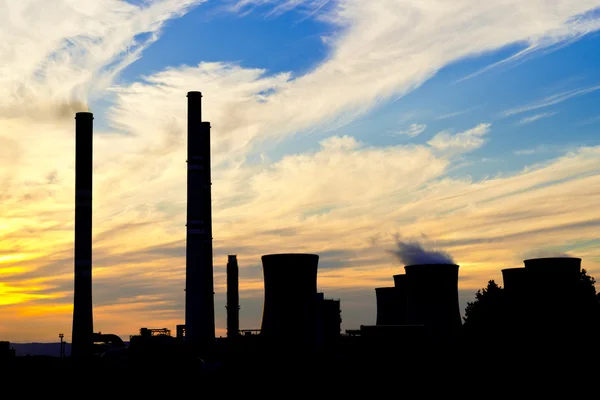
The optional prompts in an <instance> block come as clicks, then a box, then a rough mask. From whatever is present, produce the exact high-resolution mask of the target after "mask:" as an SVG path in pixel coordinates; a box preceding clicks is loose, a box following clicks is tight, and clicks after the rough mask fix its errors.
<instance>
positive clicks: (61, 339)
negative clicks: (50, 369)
mask: <svg viewBox="0 0 600 400" xmlns="http://www.w3.org/2000/svg"><path fill="white" fill-rule="evenodd" d="M58 337H59V338H60V358H65V342H63V338H64V337H65V334H64V333H59V334H58Z"/></svg>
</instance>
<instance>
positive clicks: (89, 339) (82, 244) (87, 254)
mask: <svg viewBox="0 0 600 400" xmlns="http://www.w3.org/2000/svg"><path fill="white" fill-rule="evenodd" d="M93 120H94V117H93V114H92V113H89V112H78V113H77V114H76V115H75V254H74V256H75V257H74V258H75V283H74V296H73V331H72V338H71V343H72V344H71V346H72V347H71V355H72V356H73V357H85V356H90V355H92V352H93V333H94V328H93V317H92V164H93Z"/></svg>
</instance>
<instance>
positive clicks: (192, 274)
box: [185, 92, 215, 352]
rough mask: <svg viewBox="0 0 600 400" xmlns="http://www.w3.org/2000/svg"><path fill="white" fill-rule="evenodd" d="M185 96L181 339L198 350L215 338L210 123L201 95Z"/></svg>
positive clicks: (202, 349) (189, 93) (211, 343)
mask: <svg viewBox="0 0 600 400" xmlns="http://www.w3.org/2000/svg"><path fill="white" fill-rule="evenodd" d="M187 99H188V101H187V103H188V114H187V140H188V143H187V151H188V157H187V224H186V268H185V271H186V289H185V290H186V292H185V340H186V342H188V343H189V344H190V345H191V346H192V348H195V349H197V350H198V351H200V352H202V351H204V350H208V349H209V348H211V347H212V345H213V344H214V341H215V308H214V284H213V247H212V207H211V170H210V168H211V164H210V122H202V111H201V106H202V104H201V103H202V94H201V93H200V92H188V94H187Z"/></svg>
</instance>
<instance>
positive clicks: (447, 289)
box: [0, 91, 582, 369]
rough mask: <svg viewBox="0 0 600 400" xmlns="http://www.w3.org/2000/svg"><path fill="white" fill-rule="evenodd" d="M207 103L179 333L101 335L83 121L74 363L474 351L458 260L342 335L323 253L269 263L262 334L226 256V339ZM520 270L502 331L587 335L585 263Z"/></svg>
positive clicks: (195, 110) (549, 261)
mask: <svg viewBox="0 0 600 400" xmlns="http://www.w3.org/2000/svg"><path fill="white" fill-rule="evenodd" d="M201 108H202V94H201V93H200V92H197V91H191V92H188V93H187V160H186V161H187V209H186V265H185V286H184V288H183V289H184V290H185V321H184V323H182V324H178V325H176V336H171V331H170V329H167V328H148V327H143V328H141V329H140V330H139V334H138V335H132V336H131V337H130V338H129V341H128V342H126V341H123V340H122V339H121V338H120V337H119V336H117V335H114V334H106V333H105V334H102V333H100V332H94V324H93V308H92V304H93V302H92V189H93V187H92V181H93V177H92V171H93V168H92V164H93V115H92V113H89V112H80V113H77V114H76V117H75V121H76V126H75V142H76V146H75V158H76V162H75V240H74V243H75V250H74V298H73V322H72V347H71V358H72V359H90V358H93V359H95V360H99V361H98V362H101V363H103V364H104V365H116V366H122V365H125V366H136V367H140V368H145V367H147V365H149V363H152V362H155V361H157V360H162V361H167V362H171V361H173V362H174V365H180V364H182V363H184V364H186V365H192V366H197V367H199V368H200V369H206V368H209V367H207V365H210V366H211V367H210V368H219V367H220V368H238V367H239V368H246V369H247V368H256V367H265V366H267V365H268V361H269V360H271V361H272V360H273V359H274V358H273V356H274V357H275V358H277V359H278V360H279V361H278V362H277V363H274V364H272V365H271V368H273V367H274V368H279V366H280V365H285V363H284V364H281V362H280V361H281V359H282V357H283V358H284V359H286V360H288V362H291V363H294V364H302V365H305V364H306V363H311V362H314V360H319V361H320V362H321V363H320V364H318V365H319V366H326V365H336V366H337V368H341V367H342V366H343V367H345V368H348V369H352V368H354V367H355V366H356V365H357V364H356V363H367V364H368V363H369V362H372V361H374V360H379V361H382V360H386V362H387V360H389V357H390V354H393V355H395V357H394V359H395V360H403V361H402V362H404V363H405V365H406V366H408V365H411V362H415V360H420V359H424V357H425V356H426V355H428V354H429V355H431V354H436V355H437V356H440V355H441V354H447V353H446V352H445V351H446V350H448V349H451V350H454V351H457V350H458V349H461V348H463V346H465V345H466V344H467V342H466V341H465V339H464V335H463V331H464V329H463V324H462V322H461V313H460V307H459V297H458V279H459V265H458V264H454V263H450V262H449V263H442V262H439V263H426V262H425V263H421V264H417V263H415V264H410V265H404V271H402V272H403V273H398V274H395V275H392V276H391V278H392V279H393V285H389V286H380V287H376V288H374V291H375V305H376V310H377V313H376V318H375V321H374V322H375V323H374V324H365V325H361V326H360V329H347V330H346V332H345V333H342V325H341V324H342V309H341V302H340V300H339V299H331V298H326V297H325V294H324V293H323V292H321V291H319V290H318V267H319V255H318V254H312V253H273V254H265V255H263V256H262V257H261V262H262V273H263V284H264V302H263V313H262V320H261V322H260V328H259V329H241V328H240V309H241V307H240V297H239V279H240V274H239V269H240V266H239V264H238V259H237V255H236V254H230V255H228V257H227V262H226V263H223V264H224V265H223V267H224V268H225V271H226V277H227V278H226V288H227V293H226V305H225V308H226V311H227V318H226V325H227V335H226V337H225V338H223V337H216V335H215V300H214V295H215V292H214V281H213V279H214V278H213V275H214V265H213V236H212V235H213V229H212V199H211V185H212V182H211V138H210V136H211V124H210V122H206V121H203V120H202V110H201ZM524 264H525V265H524V267H522V268H505V269H503V270H502V271H501V272H502V278H503V280H504V292H503V293H504V294H505V297H503V299H504V301H505V303H503V305H502V306H503V307H504V314H503V317H502V318H504V321H503V322H505V324H504V328H503V329H502V330H501V332H502V334H503V335H505V337H506V338H513V339H514V340H515V341H524V342H526V343H529V342H527V340H532V338H537V337H540V335H543V336H544V337H547V338H550V339H551V340H553V341H560V340H561V339H564V338H569V340H572V339H573V338H575V337H576V335H577V334H578V333H579V332H581V329H580V325H578V324H579V321H580V317H581V315H580V314H581V311H580V305H581V301H580V300H581V299H580V297H581V296H580V280H581V271H582V270H581V259H580V258H572V257H562V258H536V259H528V260H524ZM399 272H400V271H399ZM390 283H391V282H390ZM61 340H62V336H61ZM399 343H402V344H403V345H402V346H400V345H399ZM0 344H2V346H0V347H1V348H0V356H2V355H3V357H5V358H6V357H8V355H10V354H12V353H11V352H10V351H9V350H10V348H9V343H8V342H0ZM13 356H14V354H13ZM396 356H397V357H396ZM324 360H325V361H327V362H325V361H324ZM328 363H329V364H328ZM310 365H311V368H314V367H315V366H314V365H312V364H310ZM361 365H362V364H361Z"/></svg>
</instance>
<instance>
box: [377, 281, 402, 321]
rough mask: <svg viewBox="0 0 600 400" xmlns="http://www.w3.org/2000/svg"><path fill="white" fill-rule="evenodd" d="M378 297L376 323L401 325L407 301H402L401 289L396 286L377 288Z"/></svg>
mask: <svg viewBox="0 0 600 400" xmlns="http://www.w3.org/2000/svg"><path fill="white" fill-rule="evenodd" d="M375 297H376V299H377V318H376V321H375V325H400V324H402V323H403V321H402V320H403V316H404V315H405V306H406V302H404V301H402V299H401V297H400V291H399V290H398V289H396V288H395V287H393V286H392V287H379V288H375Z"/></svg>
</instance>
